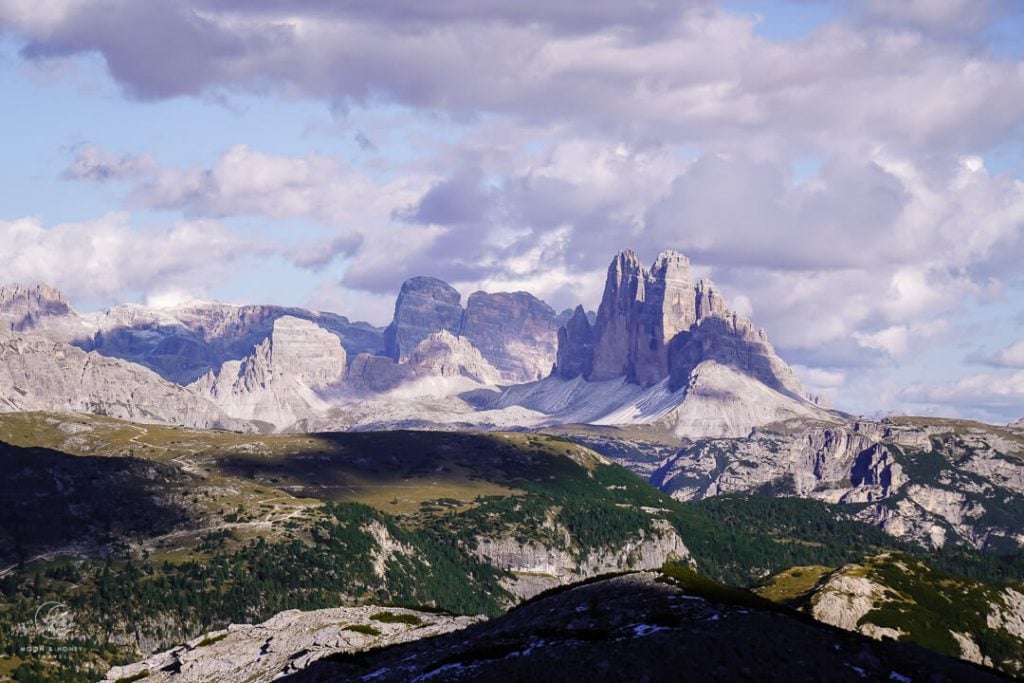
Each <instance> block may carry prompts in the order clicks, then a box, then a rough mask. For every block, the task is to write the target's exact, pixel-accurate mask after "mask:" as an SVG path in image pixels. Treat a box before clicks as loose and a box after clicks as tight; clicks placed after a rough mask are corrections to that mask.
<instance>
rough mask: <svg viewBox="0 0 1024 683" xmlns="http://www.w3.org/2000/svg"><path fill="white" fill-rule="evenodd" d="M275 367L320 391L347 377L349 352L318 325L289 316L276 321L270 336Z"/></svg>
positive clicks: (276, 369)
mask: <svg viewBox="0 0 1024 683" xmlns="http://www.w3.org/2000/svg"><path fill="white" fill-rule="evenodd" d="M270 340H271V347H272V348H271V354H272V363H273V367H274V370H275V372H276V373H278V374H285V375H288V376H290V377H294V378H295V379H297V380H299V381H301V382H302V383H304V384H305V385H306V386H308V387H310V388H313V389H318V388H321V387H326V386H330V385H332V384H336V383H338V382H340V381H341V380H342V378H344V376H345V363H346V360H347V359H346V356H345V349H344V347H342V345H341V340H340V339H338V337H337V335H334V334H331V333H330V332H328V331H327V330H325V329H323V328H322V327H320V326H319V325H317V324H316V323H313V322H310V321H308V320H302V319H300V318H293V317H292V316H289V315H286V316H284V317H281V318H278V319H277V320H275V321H274V331H273V334H271V336H270Z"/></svg>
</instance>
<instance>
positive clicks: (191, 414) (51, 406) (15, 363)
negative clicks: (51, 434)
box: [0, 336, 246, 430]
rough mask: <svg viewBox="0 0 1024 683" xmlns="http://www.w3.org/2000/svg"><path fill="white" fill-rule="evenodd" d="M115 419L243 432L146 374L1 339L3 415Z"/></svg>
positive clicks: (43, 344)
mask: <svg viewBox="0 0 1024 683" xmlns="http://www.w3.org/2000/svg"><path fill="white" fill-rule="evenodd" d="M31 410H45V411H54V412H80V413H95V414H98V415H109V416H111V417H118V418H122V419H126V420H133V421H136V422H150V423H161V424H173V425H182V426H186V427H196V428H201V429H207V428H222V429H236V430H242V429H245V428H246V425H244V424H243V423H241V422H240V421H237V420H233V419H231V418H230V417H228V416H227V415H226V414H225V413H224V412H223V411H221V410H220V409H218V408H217V407H215V406H214V405H213V404H211V403H210V402H209V401H207V400H205V399H203V398H201V397H200V396H198V395H196V394H195V393H193V392H191V391H189V390H187V389H184V388H182V387H180V386H177V385H175V384H172V383H170V382H168V381H166V380H163V379H161V378H160V377H159V376H158V375H157V374H156V373H154V372H152V371H151V370H147V369H146V368H143V367H140V366H138V365H134V364H132V363H128V362H125V361H122V360H118V359H116V358H105V357H103V356H100V355H99V354H97V353H87V352H85V351H82V350H81V349H78V348H76V347H74V346H70V345H68V344H62V343H60V342H55V341H51V340H49V339H44V338H42V337H33V336H0V411H2V412H15V411H16V412H21V411H31Z"/></svg>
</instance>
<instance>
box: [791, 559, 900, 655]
mask: <svg viewBox="0 0 1024 683" xmlns="http://www.w3.org/2000/svg"><path fill="white" fill-rule="evenodd" d="M862 570H863V568H862V567H859V566H857V565H848V566H847V567H844V568H843V570H842V571H839V572H836V573H834V574H833V575H832V576H830V577H829V578H828V580H827V581H826V582H825V584H824V585H823V586H822V587H821V588H819V589H818V590H817V591H815V594H814V597H813V598H812V599H811V616H812V617H814V618H815V619H817V620H818V621H821V622H824V623H826V624H830V625H832V626H836V627H838V628H841V629H845V630H847V631H857V630H861V632H862V633H863V632H864V630H863V629H861V628H860V622H861V619H863V618H864V617H865V616H867V614H868V613H869V612H871V610H873V609H875V608H876V607H877V606H879V605H880V604H881V603H883V602H884V601H885V599H886V598H885V588H884V587H883V586H882V585H880V584H878V583H875V582H874V581H872V580H871V579H869V578H867V577H866V576H861V575H859V571H862ZM872 625H873V624H872ZM868 630H870V631H871V632H872V637H875V638H878V639H881V637H882V636H883V635H886V636H889V637H891V638H898V637H899V632H895V633H894V632H892V629H889V631H890V632H889V633H878V632H877V630H875V629H868ZM865 635H868V634H866V633H865Z"/></svg>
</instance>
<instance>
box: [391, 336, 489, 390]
mask: <svg viewBox="0 0 1024 683" xmlns="http://www.w3.org/2000/svg"><path fill="white" fill-rule="evenodd" d="M407 365H408V367H409V369H410V370H411V372H412V374H413V375H414V376H417V377H423V376H431V375H435V376H440V377H468V378H469V379H471V380H473V381H474V382H477V383H479V384H491V385H494V384H498V383H499V382H501V380H502V377H503V375H502V373H501V372H499V371H498V369H497V368H495V367H494V366H493V365H491V363H490V362H488V360H487V359H486V358H484V355H483V353H481V352H480V350H479V349H477V348H476V347H475V346H474V345H473V344H472V343H471V342H470V340H469V339H468V338H466V337H458V336H455V335H454V334H452V333H451V332H447V331H441V332H436V333H434V334H431V335H430V336H428V337H427V338H426V339H424V340H423V341H421V342H420V343H419V344H417V346H416V348H415V349H414V350H413V352H412V353H411V354H410V355H409V362H408V364H407Z"/></svg>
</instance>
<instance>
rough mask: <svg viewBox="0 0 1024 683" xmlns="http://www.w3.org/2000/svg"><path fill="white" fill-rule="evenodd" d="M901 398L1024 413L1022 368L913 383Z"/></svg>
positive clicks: (1023, 371)
mask: <svg viewBox="0 0 1024 683" xmlns="http://www.w3.org/2000/svg"><path fill="white" fill-rule="evenodd" d="M902 397H903V398H904V399H906V400H908V401H912V402H915V403H939V404H945V405H964V404H966V405H972V406H981V407H986V408H991V409H1009V412H1008V413H1007V414H1008V415H1014V414H1019V413H1022V412H1024V370H1022V371H1017V372H1013V373H1009V374H995V373H982V374H977V375H970V376H968V377H964V378H963V379H960V380H957V381H955V382H944V383H937V384H914V385H911V386H909V387H907V388H906V389H905V390H904V391H903V392H902Z"/></svg>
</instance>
